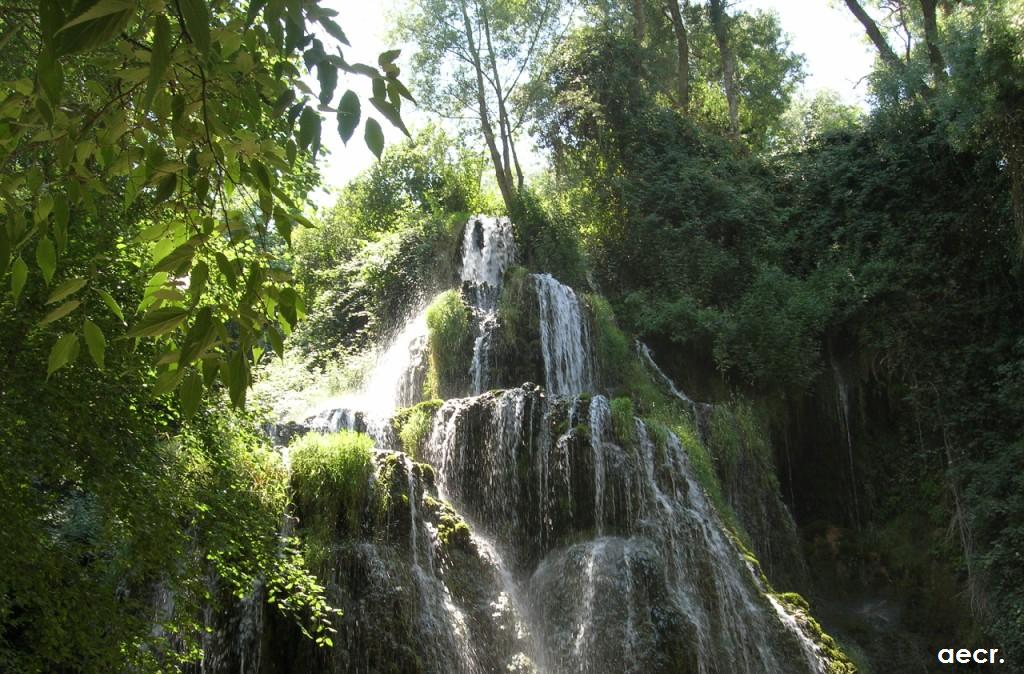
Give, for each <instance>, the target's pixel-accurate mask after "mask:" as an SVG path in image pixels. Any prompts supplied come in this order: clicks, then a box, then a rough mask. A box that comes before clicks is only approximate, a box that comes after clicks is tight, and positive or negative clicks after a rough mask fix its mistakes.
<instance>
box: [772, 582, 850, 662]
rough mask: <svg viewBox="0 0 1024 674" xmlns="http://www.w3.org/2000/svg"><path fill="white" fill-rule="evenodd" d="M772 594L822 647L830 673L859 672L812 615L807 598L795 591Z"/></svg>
mask: <svg viewBox="0 0 1024 674" xmlns="http://www.w3.org/2000/svg"><path fill="white" fill-rule="evenodd" d="M772 596H773V597H775V598H776V599H777V600H778V601H779V602H780V603H781V604H782V605H783V606H784V607H785V608H786V609H787V610H788V611H789V612H790V613H791V614H793V615H794V616H795V617H796V619H797V622H798V623H800V626H801V627H802V628H803V630H804V632H805V633H806V634H807V636H808V637H810V639H811V640H812V641H813V642H814V643H815V644H816V645H817V646H818V647H819V648H820V649H821V653H822V655H824V656H825V657H826V658H827V659H828V674H857V672H858V671H860V670H859V669H858V667H857V665H855V664H854V663H853V661H852V660H850V658H849V657H847V655H846V653H844V652H843V649H842V648H840V647H839V644H838V643H836V640H835V639H833V638H832V637H830V636H829V635H828V634H826V632H825V630H823V629H822V627H821V624H820V623H818V621H817V620H815V619H814V618H813V617H812V616H811V606H810V604H808V603H807V600H806V599H804V598H803V597H801V596H800V595H798V594H796V593H795V592H782V593H774V592H773V593H772Z"/></svg>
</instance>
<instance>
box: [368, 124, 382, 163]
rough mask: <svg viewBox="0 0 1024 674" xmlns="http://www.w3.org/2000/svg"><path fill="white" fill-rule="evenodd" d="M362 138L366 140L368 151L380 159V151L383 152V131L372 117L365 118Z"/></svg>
mask: <svg viewBox="0 0 1024 674" xmlns="http://www.w3.org/2000/svg"><path fill="white" fill-rule="evenodd" d="M363 138H364V140H366V147H368V148H370V152H372V153H373V154H375V155H376V156H377V159H380V155H381V153H382V152H384V131H383V130H382V129H381V128H380V123H379V122H378V121H377V120H376V119H374V118H373V117H368V118H367V119H366V129H365V130H364V132H363Z"/></svg>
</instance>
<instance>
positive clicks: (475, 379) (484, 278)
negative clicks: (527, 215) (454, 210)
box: [461, 216, 515, 394]
mask: <svg viewBox="0 0 1024 674" xmlns="http://www.w3.org/2000/svg"><path fill="white" fill-rule="evenodd" d="M514 260H515V238H514V236H513V232H512V223H511V222H509V220H508V218H485V217H482V216H479V217H476V218H472V219H470V221H469V222H468V223H466V229H465V232H464V234H463V237H462V271H461V279H462V287H463V290H464V291H465V292H466V296H467V298H468V299H469V303H470V306H471V307H472V308H473V318H474V332H475V333H476V334H475V335H474V340H473V360H472V361H471V363H470V381H471V382H472V387H473V388H472V391H471V392H472V393H474V394H477V393H483V392H484V391H485V390H487V386H488V383H489V382H488V370H489V365H490V363H491V358H492V345H491V339H492V336H493V334H494V330H495V328H497V326H498V315H497V308H498V294H499V292H500V291H501V277H502V275H504V273H505V270H506V269H508V267H509V265H510V264H512V262H513V261H514Z"/></svg>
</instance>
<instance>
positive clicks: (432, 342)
mask: <svg viewBox="0 0 1024 674" xmlns="http://www.w3.org/2000/svg"><path fill="white" fill-rule="evenodd" d="M469 318H470V313H469V307H467V306H466V303H465V302H463V301H462V295H461V294H460V293H459V291H457V290H447V291H445V292H443V293H441V294H440V295H438V296H437V298H436V299H435V300H434V302H433V303H432V304H431V305H430V307H429V308H428V309H427V330H428V333H427V340H428V345H429V348H430V371H429V372H428V374H427V383H426V388H427V392H428V393H429V394H431V395H430V397H433V398H445V397H450V396H452V395H457V394H458V393H459V390H460V388H461V387H462V386H463V385H464V384H465V383H466V382H467V379H468V367H467V363H469V361H470V358H471V357H472V354H473V334H472V330H471V327H470V321H469Z"/></svg>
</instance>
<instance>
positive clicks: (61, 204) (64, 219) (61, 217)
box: [53, 192, 71, 251]
mask: <svg viewBox="0 0 1024 674" xmlns="http://www.w3.org/2000/svg"><path fill="white" fill-rule="evenodd" d="M70 219H71V212H70V209H69V207H68V200H67V197H65V196H64V195H63V194H61V193H59V192H58V193H57V194H55V195H54V198H53V235H54V237H55V238H56V239H57V249H58V250H60V251H64V250H65V249H66V248H67V245H68V221H69V220H70Z"/></svg>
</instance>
